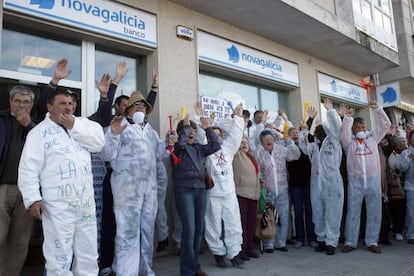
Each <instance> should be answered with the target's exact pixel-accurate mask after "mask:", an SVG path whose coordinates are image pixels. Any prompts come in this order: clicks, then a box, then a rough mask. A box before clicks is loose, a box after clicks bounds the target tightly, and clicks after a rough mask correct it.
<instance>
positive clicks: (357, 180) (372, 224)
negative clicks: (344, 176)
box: [340, 107, 391, 248]
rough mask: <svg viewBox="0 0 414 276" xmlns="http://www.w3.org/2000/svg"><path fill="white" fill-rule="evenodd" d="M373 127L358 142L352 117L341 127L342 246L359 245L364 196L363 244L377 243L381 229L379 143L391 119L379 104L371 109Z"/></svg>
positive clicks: (345, 118)
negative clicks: (344, 187) (344, 183)
mask: <svg viewBox="0 0 414 276" xmlns="http://www.w3.org/2000/svg"><path fill="white" fill-rule="evenodd" d="M373 111H374V114H375V120H376V127H375V129H373V130H372V131H370V132H368V131H367V132H366V133H365V139H364V140H363V141H362V142H359V141H358V140H357V139H356V137H355V135H353V134H352V124H353V121H354V119H353V118H352V117H349V116H346V115H345V117H344V120H343V122H342V127H341V136H340V138H341V143H342V147H343V148H344V151H345V154H346V166H347V172H348V207H347V214H346V222H345V245H347V246H351V247H354V248H356V247H357V245H358V236H359V226H360V217H361V205H362V200H363V199H364V198H365V203H366V210H367V223H366V230H365V244H366V245H367V246H371V245H378V244H377V242H378V235H379V231H380V228H381V214H382V213H381V212H382V209H381V207H382V206H381V205H382V203H381V193H382V192H381V173H380V171H381V168H380V160H379V153H378V143H379V142H380V141H381V139H382V138H383V137H384V135H385V134H386V133H387V131H388V129H389V128H390V126H391V122H390V120H389V119H388V117H387V114H385V112H384V110H383V109H382V107H378V108H377V109H375V110H373Z"/></svg>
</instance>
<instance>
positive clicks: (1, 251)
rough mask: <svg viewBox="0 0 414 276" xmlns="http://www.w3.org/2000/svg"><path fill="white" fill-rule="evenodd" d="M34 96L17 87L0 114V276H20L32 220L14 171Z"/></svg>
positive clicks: (28, 89) (26, 131)
mask: <svg viewBox="0 0 414 276" xmlns="http://www.w3.org/2000/svg"><path fill="white" fill-rule="evenodd" d="M33 100H34V93H33V91H32V90H31V89H30V88H28V87H25V86H21V85H17V86H15V87H13V88H12V89H11V90H10V109H7V110H3V111H0V275H6V274H7V275H20V272H21V270H22V267H23V264H24V262H25V260H26V255H27V252H28V244H29V241H30V234H31V230H32V227H31V225H32V222H33V219H32V218H31V216H30V212H29V211H27V210H25V208H24V205H23V201H22V196H21V193H20V192H19V190H18V188H17V170H18V167H19V160H20V156H21V154H22V150H23V146H24V143H25V141H26V136H27V133H28V132H29V131H30V130H31V129H32V128H33V127H34V126H35V123H34V122H33V121H32V119H31V117H30V111H31V110H32V107H33Z"/></svg>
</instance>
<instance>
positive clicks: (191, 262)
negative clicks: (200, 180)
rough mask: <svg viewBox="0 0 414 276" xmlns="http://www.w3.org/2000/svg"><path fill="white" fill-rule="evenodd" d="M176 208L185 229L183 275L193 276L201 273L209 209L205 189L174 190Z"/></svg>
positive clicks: (181, 251)
mask: <svg viewBox="0 0 414 276" xmlns="http://www.w3.org/2000/svg"><path fill="white" fill-rule="evenodd" d="M174 196H175V206H176V208H177V212H178V216H179V217H180V221H181V224H182V227H183V232H182V236H181V250H180V271H181V275H191V276H193V275H194V274H195V273H196V272H198V271H201V267H200V263H199V262H198V252H199V250H200V243H201V238H202V235H203V230H204V217H205V215H206V208H207V194H206V190H205V189H193V188H180V187H178V188H174Z"/></svg>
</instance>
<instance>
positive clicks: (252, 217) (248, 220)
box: [237, 196, 257, 253]
mask: <svg viewBox="0 0 414 276" xmlns="http://www.w3.org/2000/svg"><path fill="white" fill-rule="evenodd" d="M237 199H238V201H239V207H240V215H241V224H242V229H243V245H242V251H243V252H245V253H248V252H252V251H253V250H254V245H253V243H254V232H255V228H256V214H257V200H253V199H250V198H246V197H241V196H237Z"/></svg>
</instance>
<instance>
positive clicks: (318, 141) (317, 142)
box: [313, 137, 321, 144]
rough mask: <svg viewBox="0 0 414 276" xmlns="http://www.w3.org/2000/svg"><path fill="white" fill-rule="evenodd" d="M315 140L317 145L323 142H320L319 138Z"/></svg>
mask: <svg viewBox="0 0 414 276" xmlns="http://www.w3.org/2000/svg"><path fill="white" fill-rule="evenodd" d="M313 140H314V141H315V143H316V144H320V143H321V140H319V139H318V138H316V137H314V138H313Z"/></svg>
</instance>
